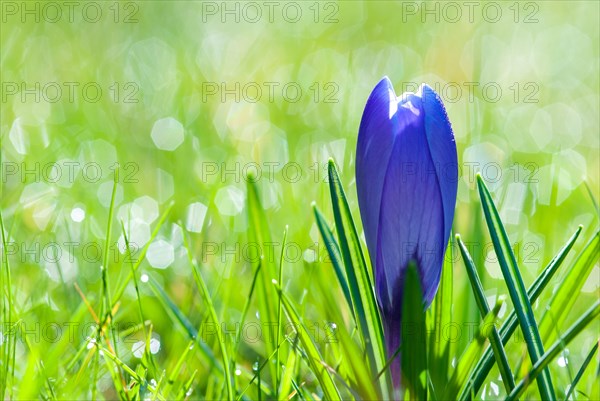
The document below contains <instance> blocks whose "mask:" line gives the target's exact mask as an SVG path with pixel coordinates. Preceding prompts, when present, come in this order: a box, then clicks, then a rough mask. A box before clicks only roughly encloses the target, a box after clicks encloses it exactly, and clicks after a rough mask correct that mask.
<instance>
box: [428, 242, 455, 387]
mask: <svg viewBox="0 0 600 401" xmlns="http://www.w3.org/2000/svg"><path fill="white" fill-rule="evenodd" d="M453 260H454V259H453V255H452V244H451V243H449V244H448V248H447V249H446V254H445V258H444V264H443V265H442V274H441V278H440V286H439V288H438V292H437V294H436V296H435V299H434V300H433V305H432V307H431V308H430V310H431V316H432V320H433V322H432V330H431V333H432V334H430V336H429V348H428V354H429V355H428V356H429V363H428V369H429V374H430V376H431V381H432V384H433V387H434V389H442V390H443V388H444V386H445V385H446V383H447V382H448V368H449V367H450V342H449V341H448V340H447V339H445V338H444V335H443V330H444V328H446V327H449V325H450V324H451V323H452V290H453V289H452V287H453V270H454V262H453ZM440 391H441V390H440Z"/></svg>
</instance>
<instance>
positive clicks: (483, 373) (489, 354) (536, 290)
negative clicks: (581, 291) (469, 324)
mask: <svg viewBox="0 0 600 401" xmlns="http://www.w3.org/2000/svg"><path fill="white" fill-rule="evenodd" d="M582 229H583V227H582V226H579V227H578V228H577V231H575V233H574V234H573V235H572V236H571V238H570V239H569V240H568V241H567V243H566V244H565V245H564V246H563V247H562V249H561V250H560V251H559V252H558V254H556V256H555V257H554V258H552V260H551V261H550V263H548V265H547V266H546V268H545V269H544V271H543V272H542V273H541V274H540V275H539V276H538V277H537V278H536V279H535V281H534V283H533V284H532V285H531V286H530V287H529V289H528V290H527V295H528V296H529V301H530V302H531V303H534V302H535V301H536V300H537V299H538V297H539V296H540V295H541V294H542V291H543V290H544V288H546V286H547V285H548V283H549V282H550V280H551V279H552V277H554V274H555V273H556V272H557V271H558V268H559V267H560V266H561V265H562V263H563V261H564V260H565V259H566V257H567V255H568V253H569V251H570V250H571V249H572V248H573V245H574V244H575V241H576V240H577V238H578V237H579V234H580V233H581V230H582ZM518 325H519V323H518V321H517V312H516V311H515V310H513V311H512V312H511V313H510V315H509V316H508V317H507V319H506V320H505V322H504V323H503V324H502V326H501V327H500V330H499V332H500V337H501V338H502V344H504V345H506V344H507V343H508V340H509V339H510V338H511V336H512V334H513V333H514V331H515V330H516V329H517V326H518ZM494 361H495V359H494V354H493V350H492V349H491V348H488V349H487V350H486V351H485V353H484V355H483V357H482V358H481V359H480V360H479V362H478V363H477V367H476V368H475V370H474V372H473V378H472V379H471V380H469V383H472V392H473V393H475V394H477V393H478V392H479V389H480V388H481V386H482V385H483V383H484V382H485V379H486V377H487V375H488V374H489V372H490V370H491V369H492V367H493V366H494ZM466 397H467V398H466V400H470V399H471V391H469V392H467V393H466Z"/></svg>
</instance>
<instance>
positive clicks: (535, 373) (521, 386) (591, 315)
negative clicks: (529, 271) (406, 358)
mask: <svg viewBox="0 0 600 401" xmlns="http://www.w3.org/2000/svg"><path fill="white" fill-rule="evenodd" d="M598 314H600V301H596V303H594V305H592V307H591V308H590V309H588V310H587V311H586V312H585V313H584V314H583V315H582V316H581V317H580V318H579V319H578V320H577V322H575V323H574V324H573V325H572V326H571V327H570V328H569V329H568V330H567V331H566V332H565V334H564V335H563V336H562V337H560V338H559V339H558V340H557V341H556V342H554V344H552V346H551V347H550V348H549V349H548V351H546V352H545V353H544V354H543V355H542V356H541V358H540V359H538V361H537V362H536V363H535V364H534V365H533V367H532V368H531V370H530V371H529V373H528V374H527V375H526V376H525V378H523V380H521V381H520V382H519V383H518V384H517V385H516V386H515V388H514V389H513V391H512V392H511V393H510V394H509V395H508V397H506V401H511V400H515V399H516V398H517V397H519V396H521V395H522V394H523V392H524V391H525V390H526V389H527V387H528V386H529V384H530V383H531V382H533V380H535V379H536V378H537V377H539V375H540V374H542V372H543V371H544V369H546V367H547V366H548V364H549V363H550V362H552V361H553V360H554V358H556V357H557V356H558V355H559V354H560V353H561V352H562V351H563V350H564V347H565V346H566V345H567V344H568V343H569V342H571V341H572V340H573V339H574V338H575V337H576V336H577V334H579V333H580V332H581V331H583V329H584V328H585V327H586V326H587V325H588V324H590V323H591V322H592V321H593V320H594V319H595V318H596V316H598Z"/></svg>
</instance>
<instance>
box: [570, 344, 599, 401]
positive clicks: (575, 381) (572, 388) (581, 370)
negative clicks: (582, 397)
mask: <svg viewBox="0 0 600 401" xmlns="http://www.w3.org/2000/svg"><path fill="white" fill-rule="evenodd" d="M596 351H598V341H596V342H595V343H594V346H593V347H592V349H591V350H590V353H589V354H588V355H587V357H586V358H585V360H584V361H583V363H582V364H581V368H579V371H578V372H577V375H576V376H575V378H574V379H573V382H571V384H570V385H569V391H568V392H567V395H566V396H565V400H568V399H569V397H570V396H571V394H572V393H573V392H574V391H575V388H576V387H577V384H578V383H579V380H581V378H582V377H583V374H584V373H585V370H586V369H587V367H588V365H589V364H590V362H591V361H592V359H593V358H594V354H595V353H596Z"/></svg>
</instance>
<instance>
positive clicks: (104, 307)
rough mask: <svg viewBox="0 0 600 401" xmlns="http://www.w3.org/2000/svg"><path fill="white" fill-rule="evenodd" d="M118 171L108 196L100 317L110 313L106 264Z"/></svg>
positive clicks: (110, 303)
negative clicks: (108, 205)
mask: <svg viewBox="0 0 600 401" xmlns="http://www.w3.org/2000/svg"><path fill="white" fill-rule="evenodd" d="M118 173H119V170H118V169H117V170H116V171H115V179H114V181H113V188H112V194H111V196H110V207H109V208H108V221H107V223H106V242H105V243H104V254H103V256H102V266H101V269H102V307H101V308H100V315H99V317H100V319H103V316H104V314H105V313H108V314H109V315H110V313H111V311H112V302H111V297H110V285H109V282H108V264H109V257H108V253H109V252H110V246H111V244H110V234H111V231H112V220H113V213H114V210H115V197H116V195H117V186H118V182H119V181H118V179H117V177H118Z"/></svg>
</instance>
